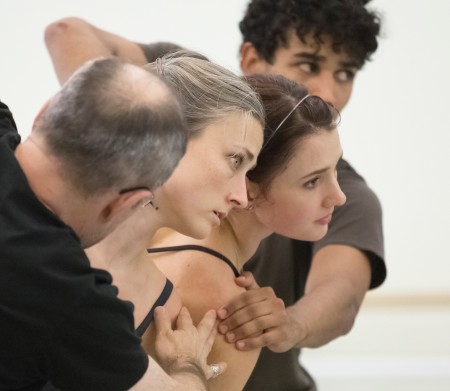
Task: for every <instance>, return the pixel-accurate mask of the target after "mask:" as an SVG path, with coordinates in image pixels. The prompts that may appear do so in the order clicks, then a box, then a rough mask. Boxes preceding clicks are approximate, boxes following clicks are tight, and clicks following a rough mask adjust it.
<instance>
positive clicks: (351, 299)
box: [287, 281, 362, 348]
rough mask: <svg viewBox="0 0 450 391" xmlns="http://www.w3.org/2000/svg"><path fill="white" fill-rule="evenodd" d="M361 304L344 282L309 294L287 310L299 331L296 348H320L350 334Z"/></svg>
mask: <svg viewBox="0 0 450 391" xmlns="http://www.w3.org/2000/svg"><path fill="white" fill-rule="evenodd" d="M361 300H362V298H360V295H357V294H355V292H354V291H353V288H352V287H351V286H349V284H348V283H346V282H345V281H343V282H341V281H333V282H332V283H330V284H324V285H323V286H322V287H317V288H316V289H314V291H311V292H309V293H308V294H307V295H305V296H304V297H303V298H302V299H300V300H299V301H298V302H297V303H296V304H295V305H293V306H291V307H288V308H287V312H288V316H289V317H290V318H291V319H292V322H293V329H294V330H295V331H296V332H295V334H294V335H296V337H295V339H294V341H293V347H298V348H302V347H309V348H313V347H319V346H322V345H324V344H326V343H328V342H330V341H332V340H333V339H335V338H337V337H339V336H342V335H345V334H347V333H348V332H349V331H350V330H351V329H352V327H353V324H354V321H355V317H356V315H357V313H358V310H359V307H360V304H361Z"/></svg>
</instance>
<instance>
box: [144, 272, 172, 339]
mask: <svg viewBox="0 0 450 391" xmlns="http://www.w3.org/2000/svg"><path fill="white" fill-rule="evenodd" d="M172 290H173V284H172V282H171V281H170V280H169V279H166V284H165V285H164V288H163V290H162V292H161V294H160V295H159V297H158V299H157V300H156V302H155V304H153V306H152V308H151V309H150V311H149V312H148V314H147V316H146V317H145V318H144V320H143V321H142V322H141V324H140V325H139V326H138V328H137V329H136V334H137V335H138V337H142V336H143V335H144V333H145V330H147V329H148V327H149V326H150V324H151V323H152V322H153V315H154V312H155V308H156V307H158V306H160V305H164V304H166V302H167V300H169V297H170V295H171V294H172Z"/></svg>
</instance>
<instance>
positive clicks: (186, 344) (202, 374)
mask: <svg viewBox="0 0 450 391" xmlns="http://www.w3.org/2000/svg"><path fill="white" fill-rule="evenodd" d="M216 326H217V324H216V313H215V311H213V310H211V311H208V312H207V313H206V314H205V316H204V317H203V318H202V320H201V321H200V322H199V324H198V325H197V327H195V325H194V324H193V322H192V318H191V316H190V314H189V311H188V310H187V309H186V307H183V308H182V309H181V311H180V313H179V315H178V318H177V321H176V328H175V329H173V328H172V325H171V322H170V317H169V314H168V313H167V311H166V310H165V308H164V307H157V308H156V310H155V327H156V341H155V351H156V356H157V361H158V363H159V364H160V365H161V367H162V368H163V369H164V370H165V371H166V372H167V373H168V374H169V375H170V376H172V377H174V378H176V376H177V375H179V374H183V375H184V374H188V373H190V374H192V375H193V376H195V377H197V378H199V379H201V380H202V381H203V383H204V384H206V380H209V379H211V378H214V377H217V376H219V375H220V374H222V373H223V372H224V371H225V369H226V364H225V363H224V362H220V363H215V364H211V365H208V364H207V363H206V360H207V357H208V354H209V352H210V351H211V347H212V345H213V343H214V340H215V337H216V335H217V327H216Z"/></svg>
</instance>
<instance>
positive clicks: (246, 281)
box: [234, 272, 259, 290]
mask: <svg viewBox="0 0 450 391" xmlns="http://www.w3.org/2000/svg"><path fill="white" fill-rule="evenodd" d="M234 281H235V283H236V285H238V286H240V287H241V288H245V289H247V290H251V289H258V288H259V285H258V283H257V282H256V280H255V277H254V276H253V274H252V273H251V272H243V273H242V274H241V275H240V276H239V277H236V278H235V279H234Z"/></svg>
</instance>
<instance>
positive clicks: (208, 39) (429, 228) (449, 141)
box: [0, 0, 450, 391]
mask: <svg viewBox="0 0 450 391" xmlns="http://www.w3.org/2000/svg"><path fill="white" fill-rule="evenodd" d="M246 4H247V0H227V1H222V0H189V1H187V0H164V1H154V0H145V1H144V0H128V1H117V0H108V1H107V0H89V1H88V0H78V1H76V2H75V1H67V0H65V1H64V0H41V1H31V0H29V1H27V0H14V1H10V0H0V15H1V16H2V23H1V24H0V44H1V54H0V98H1V99H2V100H4V101H5V102H6V103H7V104H8V105H9V106H10V108H11V109H12V110H13V112H14V113H15V117H16V121H17V123H18V126H19V128H20V129H21V134H22V135H23V136H26V135H27V134H28V133H29V129H30V127H31V124H32V121H33V117H34V115H35V113H36V112H37V111H38V110H39V108H40V106H41V104H42V103H43V102H44V101H45V100H46V99H47V98H48V97H49V96H50V95H52V94H53V93H54V92H56V90H57V89H58V83H57V80H56V77H55V75H54V73H53V69H52V66H51V62H50V60H49V57H48V54H47V52H46V49H45V46H44V43H43V31H44V28H45V26H46V25H47V24H49V23H50V22H52V21H55V20H56V19H58V18H61V17H64V16H79V17H83V18H85V19H87V20H88V21H90V22H92V23H93V24H95V25H97V26H99V27H101V28H103V29H106V30H109V31H112V32H115V33H118V34H120V35H123V36H125V37H127V38H130V39H132V40H135V41H139V42H151V41H155V40H168V41H174V42H177V43H179V44H181V45H185V46H187V47H189V48H192V49H195V50H198V51H201V52H204V53H205V54H207V55H208V56H209V57H210V58H211V59H212V60H215V61H217V62H219V63H221V64H223V65H225V66H228V67H229V68H231V69H232V70H234V71H236V72H238V55H237V52H238V46H239V43H240V33H239V30H238V27H237V25H238V22H239V20H240V18H241V17H242V15H243V11H244V9H245V7H246ZM371 6H372V7H374V8H376V9H378V10H379V11H381V12H382V13H383V15H384V32H383V38H382V39H381V41H380V47H379V50H378V51H377V53H376V54H375V55H374V57H373V61H372V62H371V63H368V64H367V65H366V67H365V68H364V70H363V71H361V72H360V74H359V75H358V78H357V81H356V83H355V90H354V95H353V98H352V100H351V102H350V103H349V105H348V107H347V108H346V110H345V111H344V113H343V120H342V123H341V137H342V140H343V146H344V150H345V155H346V158H347V159H348V160H349V161H350V162H352V163H353V164H354V166H355V167H356V168H357V169H358V170H359V171H360V172H361V173H362V174H363V175H364V176H365V177H366V179H367V180H368V182H369V184H370V185H371V186H372V188H373V189H375V191H376V192H377V194H378V195H379V197H380V199H381V202H382V204H383V208H384V229H385V240H386V259H387V263H388V279H387V281H386V283H385V284H384V285H383V286H382V287H381V288H380V289H378V290H376V291H375V292H373V293H371V294H370V295H369V302H370V299H371V298H377V297H378V298H381V299H383V300H386V299H387V300H388V303H389V302H391V299H392V300H393V301H394V302H395V297H397V298H398V297H399V296H402V297H405V296H406V301H405V303H406V304H407V305H408V306H411V305H412V306H414V305H415V301H414V297H420V296H425V302H426V303H428V304H426V305H425V306H424V307H420V306H419V307H420V308H416V309H413V310H411V309H407V308H406V309H405V307H402V306H401V303H400V302H399V301H398V300H397V304H399V305H398V306H397V307H395V306H394V307H393V308H386V307H383V306H382V308H381V309H380V308H379V307H375V308H374V307H372V308H371V307H370V305H369V306H368V307H367V309H366V307H365V308H364V309H363V311H362V312H361V314H360V316H359V320H358V322H357V325H356V326H355V329H354V331H353V332H352V333H351V335H350V336H348V337H346V338H344V339H342V343H341V341H340V340H338V341H337V342H335V343H334V344H330V347H325V348H323V349H319V350H317V352H314V353H313V354H312V355H311V356H309V357H310V362H311V365H312V367H313V370H314V371H316V373H317V376H318V377H319V378H321V376H322V377H323V376H324V381H323V384H322V385H323V387H324V388H323V389H324V390H326V389H327V388H326V387H327V386H328V383H327V379H331V380H330V384H332V386H331V387H330V388H328V389H330V390H338V389H345V390H346V391H349V390H352V389H354V390H359V391H361V390H369V389H371V390H372V389H385V390H387V389H388V388H386V387H385V386H386V385H385V384H384V383H379V384H378V386H377V387H375V386H374V384H375V383H373V382H372V381H371V382H370V383H368V382H367V381H364V382H363V383H364V384H365V385H366V387H363V386H362V385H361V384H362V383H360V384H359V385H355V381H356V382H357V379H356V380H355V378H354V377H352V376H351V375H352V374H355V373H356V372H357V371H358V366H354V364H355V363H356V362H361V361H358V360H359V358H360V354H362V353H361V352H365V353H366V354H367V353H369V354H371V356H370V357H371V360H373V359H375V360H376V357H378V356H379V355H380V354H381V355H382V357H383V358H382V359H380V360H379V362H381V361H382V362H383V363H384V364H386V360H385V356H383V355H385V354H388V355H391V356H392V354H395V352H398V351H401V352H403V353H402V354H403V356H402V355H400V356H399V355H397V356H395V357H396V358H394V361H395V360H396V361H395V362H396V363H397V367H396V368H397V372H396V373H397V374H399V373H402V368H403V367H401V366H398V365H400V363H404V362H405V360H404V357H409V358H410V359H411V354H416V356H417V357H418V360H419V361H418V362H417V363H416V364H415V366H414V365H413V366H412V367H411V366H407V368H408V369H405V371H406V372H408V371H410V372H411V374H413V373H416V374H417V370H418V368H422V372H423V371H424V370H425V372H426V368H438V372H439V374H441V375H442V374H445V373H447V374H449V376H447V377H445V376H444V380H443V381H442V382H441V383H439V384H441V385H442V387H443V388H439V386H438V385H437V384H438V383H435V385H434V387H435V388H434V389H435V390H438V389H439V390H440V389H442V390H444V389H446V390H448V389H450V364H449V362H450V361H449V360H450V344H449V343H448V341H449V338H448V337H447V333H448V327H447V326H450V307H449V303H450V256H449V252H448V247H447V240H449V239H448V236H449V233H450V232H449V229H448V224H449V220H450V201H449V200H450V181H449V177H450V174H449V169H450V152H449V149H450V110H449V103H450V100H449V99H448V94H449V90H450V46H449V43H448V41H449V39H450V23H449V22H448V20H449V18H450V1H448V0H430V1H427V2H425V1H422V0H409V1H400V0H373V1H372V3H371ZM417 295H419V296H417ZM408 297H412V300H408ZM426 297H428V298H429V299H426ZM427 300H428V301H427ZM439 300H440V302H438V301H439ZM385 303H386V302H385ZM416 304H417V301H416ZM430 306H431V307H433V306H434V307H433V308H431V309H430ZM436 306H437V307H436ZM380 311H381V312H380ZM430 311H431V312H430ZM438 324H441V326H440V328H438V326H437V325H438ZM443 324H444V325H446V327H443V326H442V325H443ZM405 330H406V332H405ZM408 330H409V334H408ZM405 338H406V339H405ZM401 340H404V343H403V344H402V343H400V342H399V341H401ZM402 349H403V350H402ZM352 354H353V356H352ZM354 354H356V356H354ZM423 354H432V355H434V356H432V357H431V356H425V358H426V359H427V360H428V361H427V362H428V364H429V365H428V366H427V365H425V366H424V365H422V362H421V361H420V360H422V359H423V357H424V356H423ZM342 355H347V356H346V357H349V360H350V361H349V363H348V365H347V366H345V363H346V361H345V360H343V358H342ZM358 355H359V356H358ZM377 355H378V356H377ZM436 355H437V356H438V357H439V358H440V359H441V361H439V363H438V364H436V362H435V361H433V357H435V356H436ZM336 357H338V359H337V358H336ZM355 357H356V358H355ZM374 357H375V358H374ZM430 357H431V358H430ZM306 359H308V355H307V356H306ZM327 360H329V361H327ZM330 360H331V361H330ZM333 360H335V361H333ZM352 360H353V361H352ZM430 360H431V361H430ZM442 360H444V361H442ZM338 362H339V363H341V364H340V365H341V367H339V366H336V363H338ZM327 363H328V364H329V366H327V365H328V364H327ZM342 363H343V364H342ZM366 364H367V365H366V368H369V367H370V368H377V370H376V371H377V372H378V375H380V374H382V373H384V374H386V371H387V369H386V368H387V367H386V365H385V366H381V367H380V366H378V367H377V366H376V365H375V366H374V365H373V362H372V361H368V362H367V363H366ZM384 364H383V365H384ZM388 364H389V361H388ZM342 365H344V366H345V368H347V372H349V373H348V375H349V378H350V379H351V381H352V382H353V383H352V382H347V383H345V382H344V383H342V381H343V380H342V379H341V383H339V382H336V378H335V377H333V376H335V375H336V373H335V372H336V371H338V372H339V373H341V374H342V373H344V374H345V370H344V369H343V368H342ZM388 366H389V365H388ZM333 368H334V369H333ZM339 368H341V369H342V370H341V371H339ZM383 368H384V369H383ZM414 368H415V369H414ZM424 368H425V369H424ZM439 368H440V369H439ZM360 369H361V368H360ZM333 371H334V372H333ZM383 371H384V372H383ZM388 372H389V371H388ZM394 372H395V370H394ZM419 372H420V371H419ZM422 372H420V373H422ZM425 372H424V376H428V378H427V379H430V378H433V379H438V380H439V379H441V378H440V377H439V375H436V374H435V373H434V374H433V373H431V374H430V373H428V375H427V373H425ZM363 373H364V371H363ZM327 376H328V377H327ZM330 376H331V377H330ZM388 378H389V376H388ZM365 379H367V377H366V378H365ZM397 380H398V379H397ZM416 380H417V379H416ZM427 381H428V380H427ZM339 384H341V388H339ZM371 384H372V386H373V387H375V388H370V386H371ZM390 384H391V385H392V386H395V387H396V388H395V389H396V390H403V389H405V390H416V389H417V390H419V389H423V390H428V389H433V388H432V387H430V386H424V388H421V386H420V384H421V383H420V382H418V381H414V384H415V386H416V388H414V387H413V385H412V383H411V384H408V386H405V387H404V388H402V387H403V386H401V385H399V384H400V383H398V382H397V383H396V382H395V381H392V382H391V383H390ZM402 384H403V383H402ZM427 384H428V385H429V383H427ZM418 385H419V386H418ZM352 387H353V388H352ZM367 387H369V388H367ZM392 389H394V388H392Z"/></svg>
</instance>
